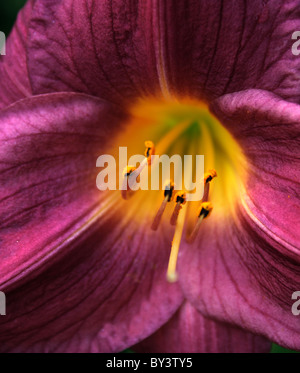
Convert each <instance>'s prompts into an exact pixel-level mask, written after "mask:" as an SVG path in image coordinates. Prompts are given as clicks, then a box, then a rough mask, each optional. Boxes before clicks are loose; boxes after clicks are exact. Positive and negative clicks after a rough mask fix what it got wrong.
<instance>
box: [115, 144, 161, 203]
mask: <svg viewBox="0 0 300 373" xmlns="http://www.w3.org/2000/svg"><path fill="white" fill-rule="evenodd" d="M145 146H146V150H145V157H146V158H145V159H144V160H143V161H142V163H141V164H140V165H139V167H138V168H136V167H133V166H127V167H125V169H124V172H123V175H124V180H123V184H122V193H121V194H122V197H123V198H124V199H128V198H130V197H131V196H132V194H133V193H130V192H129V190H131V192H134V188H135V185H136V184H137V183H138V182H139V181H140V179H139V177H140V174H141V172H142V171H143V169H144V168H145V166H146V165H147V164H148V166H150V165H151V160H152V159H151V156H152V155H154V153H155V146H154V144H153V142H152V141H145ZM132 177H134V178H135V182H134V183H133V185H131V188H130V186H129V178H132Z"/></svg>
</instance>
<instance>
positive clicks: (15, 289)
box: [0, 93, 183, 352]
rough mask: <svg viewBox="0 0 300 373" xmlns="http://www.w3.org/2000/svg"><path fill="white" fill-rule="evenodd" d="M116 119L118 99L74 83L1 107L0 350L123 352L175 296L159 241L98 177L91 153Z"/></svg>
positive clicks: (158, 320)
mask: <svg viewBox="0 0 300 373" xmlns="http://www.w3.org/2000/svg"><path fill="white" fill-rule="evenodd" d="M121 122H122V113H120V112H119V111H118V109H117V108H116V107H114V106H112V105H110V104H108V103H106V102H104V101H102V100H100V99H97V98H93V97H90V96H87V95H83V94H73V93H57V94H49V95H43V96H36V97H33V98H30V99H25V100H21V101H19V102H17V103H16V104H13V105H11V106H10V107H9V108H7V109H5V110H3V111H2V112H1V114H0V141H1V148H0V159H1V162H0V206H1V210H0V221H1V230H0V244H1V250H0V289H1V291H5V292H6V295H7V299H8V302H7V316H6V317H1V319H0V350H1V351H19V352H25V351H27V352H28V351H35V352H43V351H45V352H54V351H60V352H104V351H109V352H110V351H120V350H122V349H124V348H127V347H129V346H131V345H132V344H134V343H137V342H138V341H140V340H141V339H143V338H145V337H147V336H149V335H150V334H152V333H153V332H154V331H155V330H157V329H158V328H159V327H160V326H161V325H162V324H164V323H165V322H167V321H168V319H169V318H170V317H171V316H172V315H173V314H174V312H176V310H177V309H178V307H179V306H180V304H181V303H182V298H183V296H182V293H181V291H180V290H179V288H178V286H177V285H174V284H173V285H170V284H167V283H166V280H165V266H166V262H167V260H168V250H165V248H166V247H167V245H168V241H167V240H166V239H165V238H163V237H161V238H160V237H158V238H157V240H156V243H155V245H153V233H152V231H150V232H149V229H148V227H149V224H147V223H148V222H143V221H137V220H136V219H133V218H132V215H133V216H134V213H135V211H134V210H132V211H130V212H129V213H128V214H127V213H126V212H127V207H128V205H126V202H124V201H122V199H121V197H120V193H119V192H118V191H117V192H115V194H116V196H117V197H115V194H114V192H111V193H112V194H111V193H104V192H100V191H99V190H98V189H97V188H96V175H97V173H98V172H99V170H98V169H97V168H96V159H97V157H98V156H99V155H100V154H101V152H103V151H104V150H105V149H106V148H105V146H107V145H108V143H109V139H110V137H112V136H113V134H114V132H115V131H116V130H117V129H118V128H119V126H120V124H121ZM104 145H105V146H104ZM149 217H150V216H148V219H149ZM151 217H152V216H151Z"/></svg>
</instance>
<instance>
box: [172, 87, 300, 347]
mask: <svg viewBox="0 0 300 373" xmlns="http://www.w3.org/2000/svg"><path fill="white" fill-rule="evenodd" d="M212 108H213V111H214V112H215V114H216V115H217V116H218V117H219V119H220V120H221V121H222V123H223V124H224V125H226V126H227V128H228V129H229V130H230V131H231V132H232V133H233V135H234V136H235V137H236V139H237V140H238V141H239V143H240V144H241V146H242V149H243V150H244V152H245V155H246V157H247V160H248V166H249V178H248V181H247V185H246V194H245V195H243V196H242V198H241V200H240V201H239V204H238V206H237V208H236V216H232V217H231V218H230V217H227V218H225V217H224V218H223V219H218V218H217V217H216V215H214V214H212V216H211V217H210V218H209V220H208V221H207V222H206V224H204V225H203V231H202V235H201V237H200V239H199V242H197V244H195V245H194V246H193V247H192V246H187V245H186V246H185V247H184V251H183V252H182V257H181V262H180V263H179V266H180V274H181V278H182V280H181V285H182V287H183V289H184V293H185V295H186V296H187V298H188V299H189V300H190V301H191V302H192V303H193V305H194V306H195V307H196V308H197V309H198V310H199V311H200V312H202V313H204V314H205V315H207V316H209V317H213V318H217V319H218V320H221V321H226V322H229V323H232V324H235V325H238V326H240V327H243V328H245V329H248V330H249V331H252V332H254V333H259V334H263V335H264V336H266V337H267V338H269V339H270V340H272V341H275V342H277V343H278V344H280V345H283V346H286V347H290V348H293V349H298V350H300V323H299V318H297V317H296V316H294V315H293V313H292V309H291V308H292V305H293V303H294V302H295V300H293V299H292V294H293V293H294V292H295V291H298V290H299V289H300V249H299V242H300V240H299V232H300V229H299V218H296V217H297V216H298V217H299V207H298V206H299V194H298V192H297V190H299V169H298V168H297V163H296V162H297V159H299V146H297V141H298V140H297V138H298V136H299V135H298V134H299V130H298V128H299V122H300V108H299V106H298V105H296V104H291V103H287V102H285V101H282V100H280V99H279V98H278V97H276V96H274V95H273V94H270V93H267V92H264V91H257V90H255V91H254V90H250V91H246V92H240V93H236V94H230V95H226V96H224V97H221V98H220V99H218V100H216V102H214V103H213V105H212Z"/></svg>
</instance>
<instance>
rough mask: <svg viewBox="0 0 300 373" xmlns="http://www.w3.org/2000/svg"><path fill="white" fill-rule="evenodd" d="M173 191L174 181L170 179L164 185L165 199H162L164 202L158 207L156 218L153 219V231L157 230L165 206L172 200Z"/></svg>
mask: <svg viewBox="0 0 300 373" xmlns="http://www.w3.org/2000/svg"><path fill="white" fill-rule="evenodd" d="M173 192H174V183H173V182H172V181H168V182H167V183H166V184H165V186H164V200H163V201H162V204H161V205H160V208H159V209H158V211H157V213H156V215H155V218H154V220H153V223H152V225H151V229H152V230H153V231H156V230H157V228H158V226H159V223H160V221H161V218H162V216H163V213H164V211H165V208H166V206H167V203H168V202H170V201H172V199H173Z"/></svg>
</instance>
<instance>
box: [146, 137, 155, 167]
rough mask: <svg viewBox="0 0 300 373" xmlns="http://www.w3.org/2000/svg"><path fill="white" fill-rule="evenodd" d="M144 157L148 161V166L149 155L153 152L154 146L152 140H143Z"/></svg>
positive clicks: (149, 163) (149, 162)
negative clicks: (144, 147)
mask: <svg viewBox="0 0 300 373" xmlns="http://www.w3.org/2000/svg"><path fill="white" fill-rule="evenodd" d="M145 146H146V150H145V157H146V158H147V161H148V166H150V165H151V160H152V159H151V156H152V155H154V154H155V146H154V144H153V142H152V141H145Z"/></svg>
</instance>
